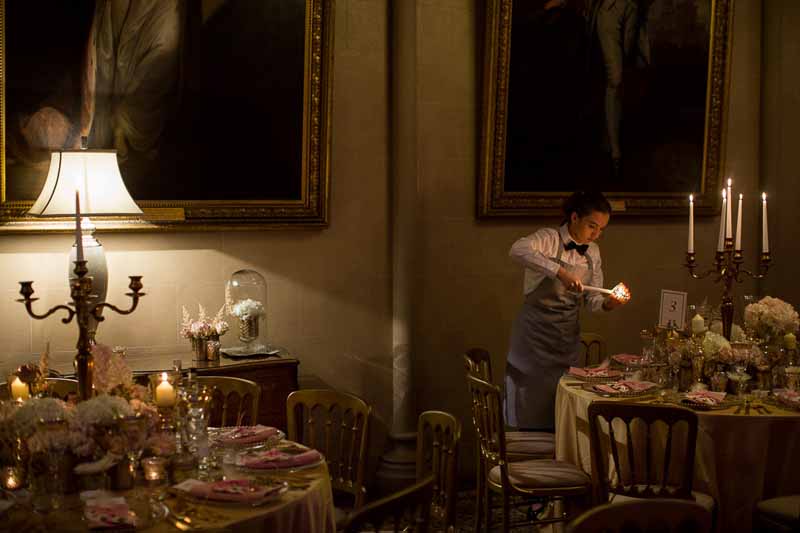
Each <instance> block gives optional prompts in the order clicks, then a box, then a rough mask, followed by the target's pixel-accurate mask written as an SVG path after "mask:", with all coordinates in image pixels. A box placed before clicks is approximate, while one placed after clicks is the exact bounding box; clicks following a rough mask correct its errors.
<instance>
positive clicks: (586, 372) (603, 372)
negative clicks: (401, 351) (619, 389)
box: [569, 366, 622, 378]
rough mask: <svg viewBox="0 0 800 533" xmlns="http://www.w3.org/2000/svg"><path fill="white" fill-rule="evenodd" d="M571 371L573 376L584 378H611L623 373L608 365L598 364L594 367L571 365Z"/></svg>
mask: <svg viewBox="0 0 800 533" xmlns="http://www.w3.org/2000/svg"><path fill="white" fill-rule="evenodd" d="M569 373H570V374H571V375H573V376H579V377H582V378H609V377H616V376H620V375H622V373H621V372H620V371H619V370H612V369H610V368H608V367H600V366H596V367H593V368H579V367H575V366H571V367H569Z"/></svg>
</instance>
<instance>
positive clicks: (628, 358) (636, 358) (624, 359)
mask: <svg viewBox="0 0 800 533" xmlns="http://www.w3.org/2000/svg"><path fill="white" fill-rule="evenodd" d="M611 358H612V359H614V361H617V362H618V363H622V364H623V365H630V364H633V365H635V364H637V363H640V362H641V361H642V356H641V355H634V354H630V353H618V354H617V355H612V356H611Z"/></svg>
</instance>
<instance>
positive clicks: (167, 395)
mask: <svg viewBox="0 0 800 533" xmlns="http://www.w3.org/2000/svg"><path fill="white" fill-rule="evenodd" d="M173 405H175V387H173V386H172V384H171V383H170V382H169V381H168V380H167V373H166V372H162V373H161V383H160V384H159V385H158V387H156V406H158V407H172V406H173Z"/></svg>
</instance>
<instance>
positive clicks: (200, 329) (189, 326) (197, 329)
mask: <svg viewBox="0 0 800 533" xmlns="http://www.w3.org/2000/svg"><path fill="white" fill-rule="evenodd" d="M197 307H198V316H197V320H192V317H191V316H190V315H189V311H187V310H186V307H182V308H181V309H182V311H183V318H182V320H181V329H180V334H181V337H183V338H185V339H192V338H208V337H213V336H220V335H224V334H225V333H226V332H227V331H228V329H229V326H228V323H227V322H226V321H225V320H223V319H222V317H223V313H224V312H225V305H223V306H222V307H221V308H220V309H219V311H217V314H216V315H214V317H213V318H209V317H208V316H206V310H205V308H204V307H203V306H202V305H198V306H197Z"/></svg>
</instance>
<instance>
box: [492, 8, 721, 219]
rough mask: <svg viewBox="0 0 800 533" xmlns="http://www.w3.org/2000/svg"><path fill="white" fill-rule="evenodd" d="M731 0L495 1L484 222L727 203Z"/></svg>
mask: <svg viewBox="0 0 800 533" xmlns="http://www.w3.org/2000/svg"><path fill="white" fill-rule="evenodd" d="M729 10H730V0H716V1H715V0H487V31H486V33H485V35H486V36H487V39H486V47H485V51H486V61H485V66H486V70H485V72H484V77H485V83H484V104H485V105H484V112H483V147H482V155H483V159H482V168H481V183H480V186H479V209H478V212H479V215H483V216H495V215H497V216H506V215H529V214H534V215H535V214H550V213H551V212H552V211H553V210H554V209H556V208H557V206H558V205H559V203H560V200H561V197H563V196H564V195H566V194H568V193H570V192H572V191H575V190H584V189H599V190H602V191H603V192H605V193H607V194H608V195H609V196H610V197H611V198H612V199H613V200H614V202H613V204H614V206H615V208H616V209H619V210H621V211H624V212H628V213H632V214H656V213H658V214H663V213H669V212H674V211H675V210H680V209H685V204H686V198H687V197H688V195H689V193H695V195H696V196H697V197H698V198H699V200H698V202H699V204H698V205H700V206H701V207H700V208H701V209H702V210H708V211H710V210H711V209H713V207H714V206H715V205H717V204H716V201H717V199H716V195H714V194H710V193H711V192H712V191H715V190H716V188H717V183H718V182H719V179H720V176H719V172H720V157H721V144H722V142H721V134H722V119H723V111H724V106H723V100H724V89H725V82H726V71H725V70H726V69H725V67H726V64H727V49H728V47H727V34H728V24H729V18H730V16H729Z"/></svg>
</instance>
